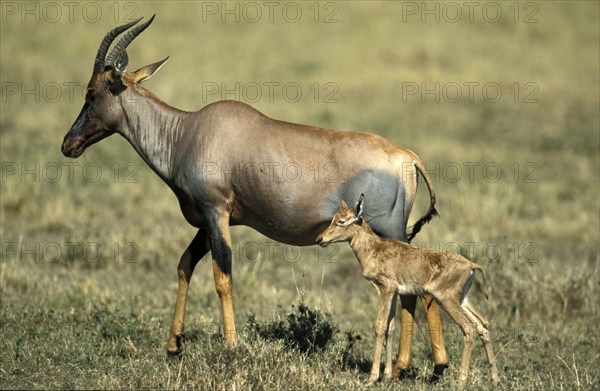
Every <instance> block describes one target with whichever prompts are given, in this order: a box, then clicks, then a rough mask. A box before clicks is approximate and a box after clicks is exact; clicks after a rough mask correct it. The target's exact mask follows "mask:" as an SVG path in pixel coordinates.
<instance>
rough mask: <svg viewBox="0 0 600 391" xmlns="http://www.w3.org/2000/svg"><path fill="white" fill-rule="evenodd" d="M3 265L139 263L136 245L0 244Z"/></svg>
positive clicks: (73, 243)
mask: <svg viewBox="0 0 600 391" xmlns="http://www.w3.org/2000/svg"><path fill="white" fill-rule="evenodd" d="M0 258H1V262H10V261H18V262H22V263H24V262H32V263H50V264H62V263H66V262H77V261H80V262H84V263H97V262H100V261H109V262H113V263H115V264H127V263H138V262H139V245H138V244H137V243H136V242H133V241H131V242H124V243H119V242H115V243H111V244H104V243H100V242H93V241H63V242H59V241H47V242H41V241H29V240H19V241H3V242H2V243H1V244H0Z"/></svg>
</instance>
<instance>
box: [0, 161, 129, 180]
mask: <svg viewBox="0 0 600 391" xmlns="http://www.w3.org/2000/svg"><path fill="white" fill-rule="evenodd" d="M139 169H140V167H139V165H138V164H137V163H133V162H125V163H120V162H114V163H112V164H111V165H110V166H105V165H104V164H100V163H97V162H91V161H88V162H83V163H80V162H78V161H61V162H25V161H21V162H8V161H7V162H2V163H1V165H0V182H1V183H8V182H17V183H27V182H31V183H44V182H46V183H58V182H66V183H75V182H80V181H83V182H86V183H96V182H99V181H101V180H104V181H110V182H114V183H138V182H139V178H138V172H139Z"/></svg>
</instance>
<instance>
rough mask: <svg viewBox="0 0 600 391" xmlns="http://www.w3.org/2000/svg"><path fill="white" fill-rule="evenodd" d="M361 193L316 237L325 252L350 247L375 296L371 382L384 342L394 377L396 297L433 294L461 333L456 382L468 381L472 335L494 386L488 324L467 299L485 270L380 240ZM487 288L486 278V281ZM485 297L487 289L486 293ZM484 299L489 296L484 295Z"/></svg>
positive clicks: (461, 260)
mask: <svg viewBox="0 0 600 391" xmlns="http://www.w3.org/2000/svg"><path fill="white" fill-rule="evenodd" d="M363 204H364V194H361V196H360V198H359V200H358V202H357V204H356V207H355V208H354V209H352V208H349V207H348V205H347V204H346V203H345V202H344V201H343V200H342V201H341V205H342V207H341V209H340V210H339V211H338V212H337V213H336V214H335V216H334V217H333V220H332V221H331V224H330V225H329V227H328V228H327V229H325V231H323V232H322V233H321V234H320V235H319V236H318V237H317V243H318V244H319V245H321V246H323V247H325V246H327V245H328V244H329V243H335V242H349V243H350V246H351V247H352V250H353V251H354V253H355V254H356V257H357V258H358V261H359V263H360V265H361V266H362V269H363V276H364V277H365V278H366V279H367V280H369V281H370V282H371V284H373V286H374V287H375V290H376V291H377V294H378V295H379V312H378V313H377V320H376V321H375V355H374V357H373V367H372V368H371V376H370V377H369V383H373V382H375V381H376V380H377V379H378V378H379V360H380V356H381V350H382V345H383V337H384V335H385V337H386V363H385V370H384V373H383V377H384V379H389V378H390V377H391V375H392V337H393V330H394V317H395V312H396V298H397V295H398V294H400V295H407V294H410V295H420V296H421V295H431V296H433V297H434V298H435V300H436V301H437V302H439V303H440V304H441V305H442V307H443V308H444V309H445V310H446V311H447V312H448V314H449V315H450V317H451V318H452V319H453V320H454V321H455V322H456V323H457V324H458V326H459V327H460V328H461V330H462V332H463V334H464V348H463V356H462V363H461V367H460V374H459V378H458V381H459V383H460V384H464V383H465V382H466V381H467V373H468V371H469V361H470V358H471V349H472V347H473V331H474V330H476V331H477V333H478V334H479V337H480V338H481V340H482V342H483V345H484V347H485V352H486V354H487V359H488V361H489V363H490V365H491V366H492V376H491V379H492V382H493V383H494V384H497V383H498V381H499V379H498V370H497V369H496V363H495V358H494V351H493V348H492V343H491V341H490V337H489V330H488V329H489V322H488V321H487V320H485V319H484V318H483V316H481V315H480V314H479V313H478V312H477V311H475V309H474V308H473V307H472V306H471V305H470V304H469V303H468V301H467V294H468V293H469V288H470V287H471V284H472V283H473V279H474V278H475V270H478V271H480V272H481V275H482V276H484V274H483V268H482V267H481V266H479V265H477V264H476V263H473V262H471V261H469V260H468V259H466V258H464V257H462V256H461V255H459V254H456V253H451V252H446V251H434V250H426V249H419V248H417V247H414V246H411V245H408V244H406V243H403V242H401V241H399V240H393V239H382V238H380V237H379V236H377V234H375V233H374V232H373V230H372V229H371V228H370V227H369V225H368V224H367V223H366V222H365V221H364V219H363V218H362V213H363ZM484 283H485V276H484ZM484 294H485V289H484ZM486 298H487V294H486Z"/></svg>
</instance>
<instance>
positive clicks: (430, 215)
mask: <svg viewBox="0 0 600 391" xmlns="http://www.w3.org/2000/svg"><path fill="white" fill-rule="evenodd" d="M439 215H440V214H439V213H438V211H437V210H436V209H435V207H431V208H429V210H428V211H427V214H426V215H425V216H423V217H421V218H420V219H419V220H417V222H416V223H415V225H413V226H412V231H411V233H410V235H408V242H409V243H410V242H411V241H412V240H413V239H414V238H415V236H417V234H418V233H419V231H421V228H422V227H423V225H424V224H427V223H429V222H430V221H431V219H433V217H434V216H439Z"/></svg>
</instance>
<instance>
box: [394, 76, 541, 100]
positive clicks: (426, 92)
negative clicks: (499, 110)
mask: <svg viewBox="0 0 600 391" xmlns="http://www.w3.org/2000/svg"><path fill="white" fill-rule="evenodd" d="M400 91H401V99H402V103H409V102H419V103H440V102H445V103H474V102H485V103H498V102H500V101H501V100H502V99H506V100H509V101H511V102H514V103H539V102H540V99H539V98H540V97H539V95H538V93H539V91H540V87H539V85H538V84H537V83H536V82H533V81H527V82H518V81H515V82H513V83H511V84H509V85H506V84H504V85H503V84H501V83H499V82H496V81H488V82H481V81H463V82H457V81H451V82H444V83H442V82H414V81H405V82H402V83H400Z"/></svg>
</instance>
